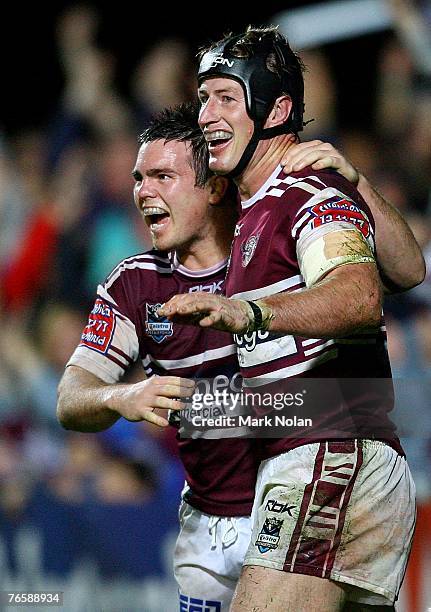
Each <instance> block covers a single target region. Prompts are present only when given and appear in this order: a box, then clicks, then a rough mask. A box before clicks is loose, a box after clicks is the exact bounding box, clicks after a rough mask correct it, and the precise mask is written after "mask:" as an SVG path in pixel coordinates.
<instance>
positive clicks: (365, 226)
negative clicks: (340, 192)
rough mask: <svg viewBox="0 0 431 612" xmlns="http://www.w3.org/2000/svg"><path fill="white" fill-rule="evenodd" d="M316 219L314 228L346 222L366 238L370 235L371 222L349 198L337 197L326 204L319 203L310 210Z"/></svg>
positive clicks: (326, 201) (313, 222)
mask: <svg viewBox="0 0 431 612" xmlns="http://www.w3.org/2000/svg"><path fill="white" fill-rule="evenodd" d="M310 213H311V214H312V215H313V216H314V217H315V218H314V219H313V221H312V226H313V227H320V226H321V225H324V224H326V223H333V222H340V221H344V222H347V223H351V224H352V225H354V226H355V227H356V228H357V229H358V230H360V231H361V233H362V235H363V236H364V238H368V236H369V235H370V222H369V220H368V218H367V216H366V215H365V213H364V212H363V211H362V210H361V209H360V208H359V207H358V206H356V204H354V203H353V202H352V201H351V200H348V199H347V198H342V197H340V196H335V197H333V198H330V199H329V200H325V201H324V202H319V203H318V204H315V205H314V206H312V207H311V208H310Z"/></svg>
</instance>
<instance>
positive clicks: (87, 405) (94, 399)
mask: <svg viewBox="0 0 431 612" xmlns="http://www.w3.org/2000/svg"><path fill="white" fill-rule="evenodd" d="M125 386H126V385H118V384H115V385H109V384H107V383H104V382H103V381H101V380H100V379H98V378H97V377H96V376H93V375H92V374H90V372H86V370H83V369H81V368H78V367H76V366H69V367H68V368H67V369H66V372H65V374H64V376H63V378H62V380H61V382H60V385H59V388H58V403H57V418H58V420H59V422H60V423H61V425H62V426H63V427H64V428H65V429H72V430H75V431H83V432H97V431H103V430H105V429H108V427H111V425H113V424H114V423H115V422H116V421H117V420H118V419H119V418H120V414H119V413H118V412H117V411H116V410H115V406H116V405H117V404H118V403H119V395H120V394H121V393H123V392H124V389H122V387H125Z"/></svg>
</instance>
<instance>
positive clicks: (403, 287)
mask: <svg viewBox="0 0 431 612" xmlns="http://www.w3.org/2000/svg"><path fill="white" fill-rule="evenodd" d="M282 165H283V166H284V170H285V172H287V173H289V172H292V171H299V170H303V169H304V168H305V167H307V166H310V167H311V168H312V169H313V170H323V169H325V168H332V169H334V170H337V172H339V174H341V175H342V176H344V177H345V178H346V179H347V180H348V181H349V182H350V183H352V184H353V185H355V187H356V189H357V190H358V191H359V193H360V194H361V196H362V197H363V199H364V200H365V202H366V203H367V204H368V206H369V208H370V210H371V212H372V214H373V217H374V221H375V228H376V233H375V237H376V248H377V255H378V257H377V263H378V266H379V270H380V273H381V277H382V280H383V283H384V286H385V290H386V291H387V292H388V293H397V292H400V291H407V290H408V289H411V288H412V287H415V286H416V285H419V284H420V283H421V282H422V281H423V280H424V278H425V273H426V268H425V260H424V257H423V254H422V251H421V248H420V246H419V244H418V243H417V241H416V239H415V237H414V235H413V232H412V231H411V229H410V227H409V225H408V223H407V221H406V220H405V219H404V218H403V216H402V215H401V213H400V212H399V211H398V210H397V209H396V208H395V207H394V206H392V205H391V204H390V202H388V201H387V200H385V198H383V196H382V195H381V194H380V193H379V192H378V191H377V190H376V189H375V187H373V186H372V185H371V184H370V182H369V181H368V179H367V178H366V177H365V176H364V175H363V174H361V173H360V172H359V170H357V169H356V168H355V167H354V166H353V164H352V163H351V162H350V161H349V160H348V159H347V158H346V157H345V156H344V155H343V154H342V153H341V152H340V151H338V150H337V149H336V148H335V147H334V146H333V145H332V144H331V143H329V142H322V141H321V140H312V141H310V142H303V143H300V144H297V145H294V146H293V147H291V148H290V149H289V150H288V151H287V153H286V154H285V156H284V159H283V160H282Z"/></svg>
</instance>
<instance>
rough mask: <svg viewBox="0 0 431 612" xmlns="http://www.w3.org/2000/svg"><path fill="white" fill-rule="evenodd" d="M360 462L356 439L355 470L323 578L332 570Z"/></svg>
mask: <svg viewBox="0 0 431 612" xmlns="http://www.w3.org/2000/svg"><path fill="white" fill-rule="evenodd" d="M362 463H363V451H362V444H361V442H359V441H358V442H357V447H356V467H355V471H354V472H353V474H352V477H351V479H350V481H349V483H348V484H347V487H346V492H345V494H344V497H343V499H342V505H341V508H340V515H339V518H338V526H337V531H336V533H335V537H334V539H333V543H332V547H331V550H330V551H329V552H328V559H327V563H326V568H325V574H324V576H323V578H329V576H330V574H331V571H332V568H333V566H334V561H335V556H336V554H337V550H338V547H339V545H340V540H341V534H342V532H343V528H344V521H345V519H346V512H347V508H348V505H349V501H350V498H351V496H352V491H353V487H354V485H355V482H356V478H357V477H358V473H359V470H360V469H361V466H362Z"/></svg>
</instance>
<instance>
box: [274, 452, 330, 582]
mask: <svg viewBox="0 0 431 612" xmlns="http://www.w3.org/2000/svg"><path fill="white" fill-rule="evenodd" d="M325 449H326V442H321V443H320V444H319V450H318V451H317V454H316V458H315V460H314V470H313V479H312V481H311V482H310V483H309V484H308V485H307V486H306V487H305V489H304V495H303V497H302V503H301V509H300V511H299V516H298V520H297V522H296V525H295V529H294V530H293V534H292V538H291V540H290V545H289V549H288V551H287V554H286V559H285V561H284V566H283V570H284V571H285V572H289V571H290V572H291V571H293V558H294V555H295V551H296V548H297V546H298V542H299V538H300V536H301V531H302V527H303V525H304V521H305V517H306V516H307V512H308V508H309V506H310V501H311V496H312V494H313V490H314V483H315V482H316V481H317V480H319V478H320V476H321V474H322V466H323V458H324V456H325Z"/></svg>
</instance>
